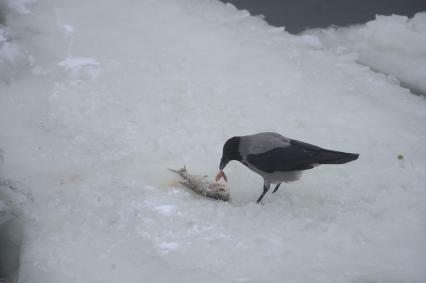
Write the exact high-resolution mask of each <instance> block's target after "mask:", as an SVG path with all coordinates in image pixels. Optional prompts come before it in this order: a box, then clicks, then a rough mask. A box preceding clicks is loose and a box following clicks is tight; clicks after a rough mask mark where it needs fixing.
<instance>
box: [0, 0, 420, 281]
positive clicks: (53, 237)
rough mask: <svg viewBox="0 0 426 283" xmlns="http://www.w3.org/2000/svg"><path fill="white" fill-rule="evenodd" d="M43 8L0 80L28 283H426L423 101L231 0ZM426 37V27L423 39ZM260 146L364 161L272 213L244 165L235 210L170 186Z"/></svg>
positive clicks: (7, 159) (269, 199)
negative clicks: (227, 145)
mask: <svg viewBox="0 0 426 283" xmlns="http://www.w3.org/2000/svg"><path fill="white" fill-rule="evenodd" d="M27 8H28V9H30V13H27V14H22V15H16V14H10V15H8V19H7V27H5V29H7V33H6V34H5V36H4V37H6V38H9V39H8V40H6V42H8V43H10V44H12V43H13V45H14V46H15V47H14V48H15V49H16V50H20V51H19V52H18V54H20V55H18V56H16V57H13V58H12V60H10V61H8V62H10V63H3V62H5V61H1V62H2V63H1V65H0V70H2V73H1V74H2V76H4V77H3V78H2V82H1V83H0V148H1V149H2V152H3V153H2V156H3V163H2V164H0V180H8V181H7V182H3V184H8V185H7V186H6V185H5V186H1V195H2V196H3V195H4V196H5V198H4V199H6V198H7V199H8V200H11V201H13V207H16V208H17V209H16V210H17V212H18V213H19V214H21V216H22V219H23V221H22V222H23V224H24V231H25V235H24V242H23V246H22V248H21V253H22V254H21V268H20V272H19V275H20V278H19V282H21V283H50V282H52V283H53V282H55V283H56V282H61V283H68V282H73V283H74V282H85V283H86V282H90V283H92V282H95V283H96V282H102V283H108V282H114V283H115V282H129V283H132V282H135V283H136V282H317V283H322V282H324V283H328V282H348V283H349V282H412V283H414V282H415V283H417V282H423V281H425V280H426V266H425V263H426V254H425V253H424V250H425V249H426V227H425V223H426V221H425V220H426V216H425V215H426V194H425V193H424V188H425V185H426V181H425V180H426V170H425V169H426V147H424V141H425V140H426V124H425V123H424V121H425V119H426V112H425V106H426V101H425V98H424V97H422V96H415V95H412V94H411V93H410V92H409V91H408V90H407V89H405V88H402V87H401V86H399V85H398V84H396V83H395V79H393V78H392V77H389V76H387V75H384V74H381V73H377V72H373V71H372V70H371V69H370V68H368V67H365V66H362V65H360V64H358V63H356V62H354V59H355V58H357V56H358V55H359V56H361V55H360V54H358V51H357V50H350V51H348V52H347V51H345V50H343V49H342V50H341V52H330V50H328V49H327V48H326V46H327V45H326V44H325V43H324V42H323V41H322V39H321V38H320V41H318V40H317V39H316V38H315V37H314V36H313V35H304V36H294V35H290V34H288V33H287V32H285V30H284V29H281V28H274V27H271V26H269V25H268V24H266V23H265V22H264V21H263V20H262V19H260V18H259V17H251V16H250V15H248V14H247V12H246V11H239V10H237V9H236V8H235V7H233V6H231V5H225V4H222V3H221V2H219V1H207V0H206V1H204V0H187V1H175V0H165V1H152V0H144V1H131V2H123V1H100V0H93V1H83V0H75V1H62V0H58V1H39V2H37V3H33V4H32V5H30V6H28V7H27ZM11 15H13V16H11ZM392 19H393V18H392ZM392 21H393V20H392ZM407 21H414V20H407ZM383 24H385V23H383ZM424 25H425V21H424V20H423V19H422V17H419V16H416V17H415V26H416V32H414V33H419V32H421V31H423V30H424ZM66 26H69V27H72V28H66ZM402 26H405V24H403V25H402ZM401 32H402V31H401ZM407 36H409V35H407ZM2 42H4V40H3V41H2ZM413 42H415V44H419V46H414V47H410V48H411V49H410V50H417V51H416V52H417V53H416V54H417V55H416V56H418V60H419V61H421V60H422V58H423V57H422V56H423V55H422V53H421V49H422V46H420V45H421V44H422V40H421V39H420V40H418V41H413ZM1 46H3V45H0V48H1ZM343 48H344V47H343ZM407 48H408V47H407ZM398 52H400V51H398ZM410 52H411V51H410ZM413 52H414V51H413ZM336 53H337V54H336ZM410 54H411V53H410ZM413 54H414V53H413ZM413 54H411V55H410V56H412V58H414V55H413ZM2 56H6V55H5V54H4V52H3V51H2V53H0V57H1V58H4V57H2ZM408 57H409V56H408ZM20 58H22V59H20ZM410 58H411V57H410ZM21 60H22V61H21ZM5 64H11V65H10V66H13V70H14V71H13V72H9V71H8V70H9V69H8V67H6V66H5ZM8 66H9V65H8ZM3 70H6V71H5V72H3ZM395 76H396V75H395ZM260 131H275V132H279V133H281V134H283V135H285V136H288V137H290V138H295V139H299V140H302V141H306V142H310V143H313V144H316V145H319V146H323V147H326V148H330V149H335V150H342V151H347V152H358V153H360V159H359V160H357V161H355V162H352V163H348V164H346V165H340V166H331V165H330V166H320V167H318V168H315V169H313V170H309V171H307V172H306V173H304V175H303V176H302V179H301V180H300V181H298V182H295V183H292V184H289V185H283V186H282V187H281V188H280V190H279V191H278V192H277V193H275V194H268V195H266V196H265V198H264V201H263V204H262V205H257V204H256V203H255V201H256V199H257V197H258V196H259V195H260V193H261V190H262V180H261V179H260V178H259V176H257V175H256V174H254V173H252V172H250V171H249V170H248V169H247V168H245V167H244V166H242V165H241V164H237V163H236V162H231V163H230V164H229V165H228V167H227V168H226V173H227V176H228V178H229V188H230V191H231V195H232V202H230V203H228V202H221V201H213V200H209V199H207V198H204V197H202V196H199V195H196V194H194V193H192V192H191V191H189V190H187V189H185V188H182V187H180V186H179V185H178V181H179V179H178V178H177V177H176V176H175V175H174V174H171V173H170V172H169V171H168V170H167V168H180V167H181V166H183V165H186V166H187V168H191V172H193V173H194V174H199V175H204V174H207V175H209V176H210V177H212V176H214V175H215V174H216V173H217V170H218V166H219V161H220V155H221V150H222V146H223V143H224V141H225V140H226V139H227V138H229V137H231V136H234V135H244V134H250V133H255V132H260ZM11 186H12V187H13V188H14V189H13V190H12V189H11ZM4 199H3V198H2V201H4ZM4 203H6V202H4ZM7 204H8V205H9V203H7Z"/></svg>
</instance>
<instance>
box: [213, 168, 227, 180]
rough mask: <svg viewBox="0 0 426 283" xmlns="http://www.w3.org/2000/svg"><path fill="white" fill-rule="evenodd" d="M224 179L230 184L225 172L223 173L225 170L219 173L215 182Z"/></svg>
mask: <svg viewBox="0 0 426 283" xmlns="http://www.w3.org/2000/svg"><path fill="white" fill-rule="evenodd" d="M222 177H223V179H224V180H225V181H226V182H228V178H227V177H226V175H225V172H223V170H220V171H219V173H217V175H216V177H215V178H214V180H215V181H216V182H217V181H219V180H220V179H221V178H222Z"/></svg>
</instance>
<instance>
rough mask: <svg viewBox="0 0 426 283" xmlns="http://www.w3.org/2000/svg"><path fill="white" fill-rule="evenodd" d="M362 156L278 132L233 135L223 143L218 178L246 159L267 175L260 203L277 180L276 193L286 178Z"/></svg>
mask: <svg viewBox="0 0 426 283" xmlns="http://www.w3.org/2000/svg"><path fill="white" fill-rule="evenodd" d="M358 156H359V154H356V153H346V152H340V151H334V150H328V149H324V148H321V147H318V146H315V145H312V144H309V143H305V142H301V141H297V140H293V139H289V138H286V137H283V136H282V135H280V134H277V133H258V134H254V135H249V136H241V137H232V138H230V139H229V140H227V141H226V142H225V145H224V146H223V153H222V159H221V160H220V166H219V169H220V171H219V173H218V174H217V175H216V181H218V180H220V178H222V177H223V178H224V179H225V180H226V175H225V173H224V172H223V169H224V168H225V166H226V165H227V164H228V163H229V161H231V160H237V161H239V162H241V163H243V164H244V165H245V166H247V167H248V168H249V169H251V170H252V171H254V172H256V173H257V174H259V175H260V176H262V178H263V182H264V183H263V192H262V194H261V195H260V197H259V198H258V199H257V203H259V202H260V201H261V200H262V198H263V196H264V195H265V194H266V193H267V192H268V190H269V188H270V186H271V184H277V185H276V187H275V189H274V190H273V192H272V193H275V192H276V191H277V190H278V188H279V187H280V185H281V183H282V182H286V183H287V182H293V181H296V180H298V179H299V178H300V176H301V174H302V171H303V170H307V169H312V168H314V167H315V166H317V165H320V164H344V163H347V162H350V161H353V160H356V159H358Z"/></svg>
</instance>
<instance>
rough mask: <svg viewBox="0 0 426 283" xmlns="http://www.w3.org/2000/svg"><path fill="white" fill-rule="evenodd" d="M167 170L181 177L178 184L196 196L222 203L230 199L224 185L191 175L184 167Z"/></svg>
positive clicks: (204, 177) (205, 177)
mask: <svg viewBox="0 0 426 283" xmlns="http://www.w3.org/2000/svg"><path fill="white" fill-rule="evenodd" d="M169 170H170V171H172V172H173V173H176V174H178V175H179V176H181V177H182V179H183V181H182V182H179V183H180V184H182V185H184V186H185V187H187V188H189V189H191V190H192V191H194V192H196V193H197V194H200V195H203V196H206V197H208V198H213V199H217V200H223V201H229V200H230V199H231V194H230V193H229V190H228V189H227V188H226V186H225V185H224V184H221V183H218V182H215V181H212V180H209V179H208V177H207V176H199V175H191V174H189V173H188V171H187V170H186V167H183V168H181V169H179V170H173V169H169Z"/></svg>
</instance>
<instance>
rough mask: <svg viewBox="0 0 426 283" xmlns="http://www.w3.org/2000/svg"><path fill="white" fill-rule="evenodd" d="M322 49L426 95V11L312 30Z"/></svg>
mask: <svg viewBox="0 0 426 283" xmlns="http://www.w3.org/2000/svg"><path fill="white" fill-rule="evenodd" d="M304 34H309V35H315V36H317V37H318V38H319V40H320V42H321V43H322V44H323V46H324V47H325V48H328V49H330V50H332V51H333V52H334V53H336V54H338V55H343V54H346V55H350V54H353V55H354V56H353V58H354V59H355V60H357V61H358V62H360V63H361V64H364V65H366V66H369V67H371V68H372V69H374V70H376V71H380V72H383V73H386V74H390V75H392V76H394V77H395V78H397V79H398V80H399V81H400V82H401V85H402V86H404V87H408V88H410V89H411V90H412V91H413V92H414V93H418V94H423V95H426V12H421V13H417V14H416V15H415V16H414V17H413V18H411V19H409V18H407V17H406V16H398V15H393V16H377V17H376V19H375V20H374V21H371V22H368V23H367V24H365V25H357V26H352V27H340V28H336V27H332V28H329V29H313V30H309V31H306V32H305V33H304Z"/></svg>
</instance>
